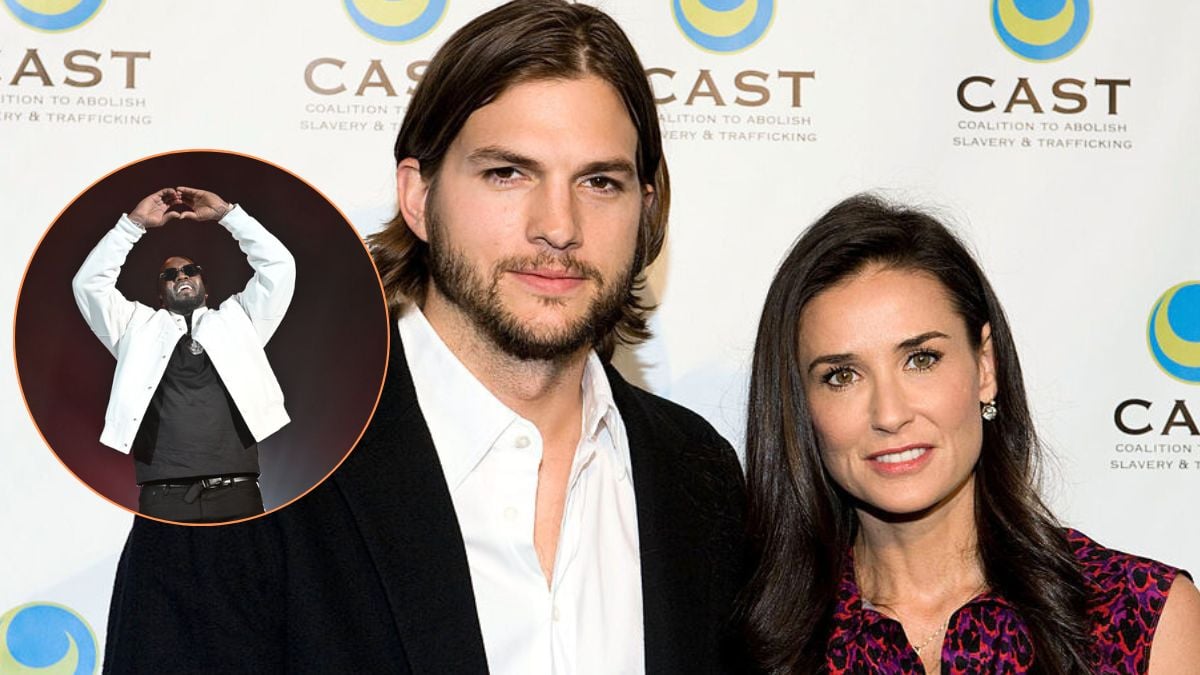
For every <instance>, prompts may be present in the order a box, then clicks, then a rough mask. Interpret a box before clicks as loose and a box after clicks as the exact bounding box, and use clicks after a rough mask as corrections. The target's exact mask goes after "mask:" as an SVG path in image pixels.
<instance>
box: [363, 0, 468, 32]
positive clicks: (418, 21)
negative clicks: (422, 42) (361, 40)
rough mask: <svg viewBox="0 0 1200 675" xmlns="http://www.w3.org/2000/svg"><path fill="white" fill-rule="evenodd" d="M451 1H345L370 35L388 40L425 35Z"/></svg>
mask: <svg viewBox="0 0 1200 675" xmlns="http://www.w3.org/2000/svg"><path fill="white" fill-rule="evenodd" d="M446 2H447V0H345V3H346V11H347V12H349V13H350V18H351V19H354V23H356V24H358V27H359V28H361V29H363V32H365V33H366V34H367V35H370V36H371V37H373V38H375V39H376V40H382V41H384V42H393V43H395V42H412V41H413V40H417V39H419V38H422V37H425V35H426V34H427V33H429V31H431V30H433V29H434V28H435V27H436V26H437V25H438V23H439V22H441V20H442V17H443V16H445V14H446Z"/></svg>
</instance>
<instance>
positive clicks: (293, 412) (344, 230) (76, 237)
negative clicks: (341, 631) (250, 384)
mask: <svg viewBox="0 0 1200 675" xmlns="http://www.w3.org/2000/svg"><path fill="white" fill-rule="evenodd" d="M180 185H185V186H188V187H194V188H198V189H202V190H209V191H212V192H215V193H217V194H219V195H220V196H221V197H222V198H224V199H225V200H226V201H229V202H231V203H238V204H240V205H241V206H242V208H243V209H245V210H246V211H247V212H248V213H249V214H250V215H252V216H254V217H255V218H257V219H258V220H259V222H261V223H262V224H263V225H264V226H265V227H266V228H267V229H268V230H269V231H270V232H271V233H272V234H274V235H275V236H276V237H278V238H279V239H280V240H281V241H282V242H283V243H284V245H285V246H287V248H288V250H290V251H291V252H292V255H294V256H295V258H296V265H297V281H296V292H295V296H294V298H293V300H292V304H291V306H290V307H289V309H288V312H287V316H286V317H285V318H284V320H283V322H282V323H281V324H280V326H279V329H278V330H277V331H276V333H275V335H274V336H273V337H272V338H271V340H270V342H268V343H267V345H266V352H267V358H268V359H269V360H270V362H271V367H272V369H273V370H274V371H275V375H276V377H277V378H278V379H279V383H280V386H281V387H282V388H283V392H284V401H285V405H286V407H287V411H288V415H289V416H290V417H291V419H292V421H291V423H290V424H288V425H286V426H284V427H283V428H282V429H281V430H279V431H277V432H276V433H275V434H273V435H272V436H270V437H268V438H267V439H265V440H263V441H262V442H261V443H260V444H259V451H260V456H261V462H262V478H261V481H260V483H261V485H262V491H263V500H264V503H265V506H266V508H267V509H268V510H270V509H272V508H276V507H279V506H281V505H284V504H286V503H288V502H289V501H291V500H293V499H295V498H297V497H299V496H300V495H302V494H303V493H304V492H306V491H307V490H308V489H310V488H312V487H313V486H314V485H316V484H317V483H319V482H320V481H321V480H323V479H324V478H325V476H327V475H328V474H329V473H330V472H331V471H332V470H333V469H334V468H335V467H336V466H337V464H338V463H339V462H340V461H341V460H342V458H343V457H344V456H345V455H346V453H347V452H348V451H349V450H350V448H351V447H352V446H353V445H354V443H355V442H356V441H357V439H358V437H359V435H360V434H361V433H362V429H363V428H364V427H365V425H366V423H367V421H368V420H369V419H370V416H371V414H372V412H373V411H374V407H375V403H376V401H377V400H378V395H379V390H380V386H381V384H382V381H383V374H384V370H385V366H386V362H387V351H388V337H387V336H388V325H387V310H386V305H385V303H384V300H383V294H382V290H381V288H380V285H379V279H378V276H377V275H376V273H375V268H374V266H373V265H372V264H371V260H370V257H369V255H368V254H367V251H366V249H365V248H364V246H363V243H362V241H361V239H360V238H359V236H358V234H357V232H356V231H355V230H354V228H353V227H351V225H350V224H349V223H347V222H346V220H345V218H344V217H343V216H342V215H341V214H340V213H339V212H338V210H337V209H336V208H334V207H333V205H331V204H330V203H329V201H328V200H326V199H325V198H324V197H323V196H322V195H321V194H320V193H319V192H317V191H316V190H314V189H313V188H311V187H310V186H308V185H307V184H306V183H305V182H304V181H302V180H300V179H299V178H297V177H296V176H294V175H292V174H290V173H288V172H287V171H284V170H282V169H280V168H278V167H276V166H274V165H271V164H268V163H266V162H263V161H261V160H258V159H254V158H251V157H247V156H242V155H236V154H231V153H223V152H180V153H173V154H167V155H160V156H157V157H152V158H150V159H146V160H143V161H140V162H138V163H136V164H132V165H130V166H127V167H124V168H122V169H120V170H118V171H116V172H114V173H112V174H110V175H109V176H107V177H106V178H104V179H102V180H100V181H99V182H98V183H96V184H95V185H93V186H92V187H91V188H89V189H88V190H86V191H85V192H83V194H81V195H80V196H79V197H78V198H76V199H75V201H74V202H72V203H71V204H70V206H68V207H67V208H66V209H65V210H64V211H63V212H62V213H61V214H60V215H59V217H58V219H57V220H56V221H55V222H54V225H53V226H52V227H51V228H50V229H49V230H48V231H47V233H46V235H45V237H44V238H43V239H42V242H41V244H40V245H39V247H38V249H37V252H36V253H35V254H34V256H33V258H32V260H31V262H30V265H29V269H28V270H27V272H26V276H25V279H24V282H23V284H22V287H21V294H20V298H19V300H18V304H17V314H16V333H15V351H16V361H17V371H18V377H19V379H20V385H21V389H22V392H23V394H24V396H25V400H26V403H27V405H28V406H29V411H30V413H31V414H32V416H33V419H34V421H35V422H36V423H37V426H38V429H39V430H40V432H41V434H42V436H43V437H44V438H45V440H46V442H47V443H48V444H49V446H50V447H51V449H52V450H53V451H54V452H55V453H56V454H57V455H58V457H59V459H61V460H62V462H63V464H65V465H66V466H67V468H68V469H70V470H71V471H72V472H73V473H74V474H75V475H76V476H78V477H79V478H80V479H81V480H83V481H84V482H85V483H87V484H88V485H90V486H91V487H92V488H94V489H95V490H96V491H97V492H99V493H100V494H101V495H103V496H104V497H107V498H108V499H110V500H112V501H114V502H116V503H118V504H120V505H122V506H125V507H127V508H130V509H136V507H137V486H136V485H135V483H134V478H133V461H132V459H131V458H130V457H129V456H127V455H124V454H122V453H120V452H117V451H116V450H113V449H111V448H108V447H106V446H103V445H101V444H100V442H99V437H100V431H101V429H102V428H103V424H104V410H105V407H106V405H107V402H108V396H109V388H110V386H111V384H112V376H113V371H114V368H115V366H116V361H115V359H114V358H113V356H112V355H110V354H109V353H108V351H107V350H106V349H105V348H104V346H103V345H101V344H100V342H99V340H97V339H96V337H95V336H94V335H93V334H92V332H91V330H89V328H88V327H87V324H86V323H84V321H83V318H82V317H81V316H80V314H79V311H78V309H77V308H76V306H75V301H74V299H73V297H72V294H71V278H72V276H74V274H75V272H76V270H78V268H79V266H80V265H81V264H82V263H83V259H84V258H85V257H86V256H87V254H88V252H89V251H91V249H92V248H93V247H94V246H95V245H96V243H97V242H98V241H99V240H100V237H101V236H103V235H104V233H105V232H107V231H108V230H109V229H110V228H112V226H113V225H114V224H115V223H116V221H117V219H118V218H119V217H120V215H121V214H122V213H123V212H128V211H130V210H132V209H133V208H134V206H136V205H137V203H138V202H139V201H140V200H141V199H142V198H143V197H145V196H146V195H149V194H151V193H152V192H154V191H156V190H159V189H161V188H164V187H175V186H180ZM171 255H182V256H186V257H189V258H191V259H193V260H195V261H196V262H198V263H200V265H201V266H203V267H204V281H205V283H206V284H207V287H208V292H209V299H208V305H209V307H214V308H215V307H217V306H218V305H219V304H220V303H221V302H222V301H224V300H225V299H226V298H228V297H229V296H230V295H232V294H234V293H236V292H238V291H240V290H241V289H242V288H243V287H244V286H245V284H246V282H247V281H249V279H250V277H251V275H252V273H253V272H252V270H251V269H250V266H249V264H247V263H246V260H245V257H244V256H243V254H242V252H241V251H240V250H239V249H238V247H237V242H235V241H234V239H233V237H231V236H230V234H229V233H228V232H227V231H226V230H225V228H223V227H221V225H219V224H218V223H216V222H195V221H174V222H173V223H171V224H168V225H166V226H165V227H163V228H161V229H157V230H151V231H149V232H147V233H146V235H145V236H143V237H142V239H141V240H140V241H139V242H138V244H137V245H136V246H135V247H134V249H133V251H132V252H131V253H130V255H129V258H128V260H127V261H126V263H125V266H124V267H123V268H122V270H121V276H120V278H119V279H118V282H117V288H118V289H119V290H120V291H121V292H122V293H123V294H124V295H125V297H127V298H129V299H131V300H136V301H138V302H141V303H144V304H146V305H149V306H151V307H155V308H157V307H158V306H159V301H158V289H157V284H156V273H157V271H158V269H159V266H160V265H161V263H162V261H163V260H164V259H166V258H167V257H169V256H171Z"/></svg>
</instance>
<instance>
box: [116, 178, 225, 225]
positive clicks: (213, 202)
mask: <svg viewBox="0 0 1200 675" xmlns="http://www.w3.org/2000/svg"><path fill="white" fill-rule="evenodd" d="M231 210H233V205H232V204H229V203H227V202H226V201H225V200H224V199H221V197H220V196H218V195H217V194H216V193H215V192H207V191H205V190H197V189H195V188H190V187H177V188H163V189H161V190H159V191H158V192H155V193H154V194H152V195H150V196H149V197H146V198H145V199H143V200H142V201H141V202H139V203H138V205H137V207H136V208H135V209H134V210H133V211H132V212H130V214H129V219H130V220H132V221H133V222H135V223H137V224H138V225H141V226H142V227H144V228H146V229H150V228H154V227H162V226H163V225H166V224H167V223H169V222H171V221H172V220H220V219H222V218H224V217H225V214H227V213H229V212H230V211H231Z"/></svg>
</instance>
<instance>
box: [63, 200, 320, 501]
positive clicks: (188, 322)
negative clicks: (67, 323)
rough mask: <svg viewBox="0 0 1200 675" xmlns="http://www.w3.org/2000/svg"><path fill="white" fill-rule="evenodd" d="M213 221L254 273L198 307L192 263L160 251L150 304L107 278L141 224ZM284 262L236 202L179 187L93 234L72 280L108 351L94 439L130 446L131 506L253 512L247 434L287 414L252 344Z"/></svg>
mask: <svg viewBox="0 0 1200 675" xmlns="http://www.w3.org/2000/svg"><path fill="white" fill-rule="evenodd" d="M205 221H218V222H220V224H221V225H222V226H223V227H225V228H226V229H227V230H229V232H230V234H232V235H233V237H234V239H236V240H237V242H238V245H239V247H241V249H242V252H243V253H245V254H246V257H247V260H248V261H249V263H250V266H251V267H252V268H253V269H254V276H253V278H251V279H250V282H249V284H247V285H246V288H245V289H243V290H242V292H240V293H238V294H236V295H234V296H233V297H231V298H229V299H228V300H226V301H224V302H222V303H221V305H220V307H218V308H216V309H209V308H208V306H207V300H208V292H207V290H206V287H205V284H204V270H203V268H202V267H201V266H200V265H198V264H196V263H195V262H194V261H193V260H191V259H190V258H186V257H182V256H171V257H169V258H167V259H166V260H165V261H163V263H162V266H161V267H160V269H159V271H158V296H159V301H160V304H161V306H160V307H159V308H158V309H154V308H151V307H149V306H147V305H144V304H142V303H139V302H135V301H132V300H129V299H127V298H125V296H123V295H122V294H121V292H120V291H118V290H117V277H118V276H119V275H120V273H121V268H122V267H123V266H124V264H125V259H126V257H127V256H128V255H129V252H130V250H132V249H133V246H134V244H136V243H137V242H138V240H139V239H141V237H142V236H143V235H145V234H146V232H147V231H149V230H152V229H156V228H160V227H163V226H164V225H167V224H168V223H172V222H177V223H185V222H205ZM295 282H296V264H295V262H294V261H293V259H292V256H291V254H290V253H288V251H287V249H286V248H284V246H283V244H282V243H280V241H279V240H278V239H276V238H275V237H274V236H272V235H271V234H270V233H269V232H267V230H266V228H264V227H263V226H262V225H261V224H259V222H258V221H257V220H255V219H254V218H252V217H250V215H249V214H247V213H246V212H245V211H244V210H243V209H242V208H241V207H238V206H234V205H231V204H229V203H227V202H226V201H225V200H223V199H221V197H219V196H218V195H216V194H214V193H212V192H206V191H204V190H197V189H194V188H188V187H177V188H163V189H162V190H159V191H158V192H155V193H154V194H152V195H149V196H148V197H146V198H145V199H143V200H142V201H141V202H139V203H138V205H137V207H135V208H134V209H133V211H131V212H130V213H129V214H128V215H122V216H121V218H120V220H118V221H117V224H116V226H115V227H113V229H112V230H109V232H108V233H106V234H105V235H104V237H102V238H101V240H100V242H99V243H98V244H97V245H96V248H94V249H92V252H91V253H90V254H89V255H88V257H87V259H86V260H85V261H84V263H83V266H82V267H80V269H79V272H78V273H76V275H75V278H74V281H73V283H72V289H73V290H74V293H75V302H76V304H78V305H79V310H80V311H81V312H82V313H83V318H84V320H85V321H87V324H88V326H89V327H90V328H91V329H92V332H93V333H95V334H96V337H98V338H100V341H101V342H102V343H104V346H105V347H107V348H108V350H109V352H111V353H112V354H113V355H114V356H115V357H116V358H117V366H116V371H115V373H114V375H113V386H112V391H111V394H110V396H109V401H108V409H107V411H106V413H105V418H104V431H103V432H102V433H101V435H100V442H101V443H103V444H105V445H107V446H109V447H112V448H115V449H116V450H119V451H121V452H124V453H129V454H132V456H133V462H134V473H135V476H136V479H137V482H138V485H139V486H140V493H139V497H138V511H139V512H140V513H142V514H144V515H147V516H152V517H155V518H161V519H163V520H170V521H175V522H224V521H229V520H236V519H239V518H246V517H249V516H253V515H255V514H259V513H262V512H263V503H262V493H261V491H260V490H259V486H258V476H259V464H258V441H261V440H262V439H264V438H266V437H267V436H269V435H271V434H272V433H274V432H275V431H278V430H279V429H280V428H281V427H282V426H283V425H285V424H287V423H288V415H287V411H286V410H285V409H284V406H283V392H282V391H281V390H280V387H279V383H278V381H277V380H276V379H275V374H274V373H273V372H272V371H271V365H270V363H269V362H268V361H267V356H266V354H265V353H264V352H263V345H265V344H266V342H267V340H269V339H270V337H271V335H272V334H273V333H274V332H275V329H276V328H277V327H278V326H279V323H280V321H282V320H283V316H284V313H285V312H286V311H287V307H288V304H289V303H290V302H291V299H292V292H293V289H294V287H295Z"/></svg>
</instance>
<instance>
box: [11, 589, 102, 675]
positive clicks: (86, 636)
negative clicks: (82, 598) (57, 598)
mask: <svg viewBox="0 0 1200 675" xmlns="http://www.w3.org/2000/svg"><path fill="white" fill-rule="evenodd" d="M96 665H97V663H96V634H95V633H93V632H92V627H91V626H89V625H88V623H87V622H86V621H84V620H83V617H81V616H79V614H77V613H75V612H74V611H72V610H71V609H69V608H67V607H64V606H62V605H56V604H54V603H50V602H31V603H29V604H26V605H21V606H20V607H16V608H13V609H11V610H9V611H7V612H5V613H4V615H3V616H0V673H23V672H34V671H35V670H36V671H37V672H40V673H48V674H49V673H53V674H55V675H57V674H58V673H68V674H74V675H88V674H90V673H94V672H96Z"/></svg>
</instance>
